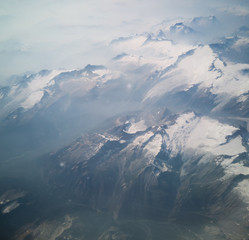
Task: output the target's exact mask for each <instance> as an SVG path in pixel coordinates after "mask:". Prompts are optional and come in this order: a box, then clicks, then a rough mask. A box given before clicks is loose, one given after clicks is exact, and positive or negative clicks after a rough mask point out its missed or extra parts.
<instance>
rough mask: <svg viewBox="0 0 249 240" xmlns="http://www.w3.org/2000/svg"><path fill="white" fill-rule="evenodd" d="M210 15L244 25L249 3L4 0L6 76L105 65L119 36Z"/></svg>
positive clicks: (0, 47) (0, 43)
mask: <svg viewBox="0 0 249 240" xmlns="http://www.w3.org/2000/svg"><path fill="white" fill-rule="evenodd" d="M209 15H216V16H217V15H219V16H222V15H223V16H224V15H231V16H233V17H235V16H236V18H237V19H238V21H239V24H240V21H241V25H243V22H246V19H247V20H248V17H249V1H248V0H238V1H236V0H219V1H217V0H209V1H206V0H205V1H203V0H182V1H180V0H174V1H172V0H155V1H151V0H84V1H83V0H8V1H7V0H5V1H4V0H3V1H0V63H1V64H0V77H1V79H2V81H3V80H4V79H5V78H6V77H7V76H10V75H12V74H20V73H23V72H26V71H39V70H41V69H44V68H47V69H54V68H66V69H70V68H80V67H84V65H86V64H88V63H91V64H101V63H103V64H104V63H105V61H106V59H108V58H109V57H111V56H109V55H108V51H107V50H105V48H103V46H106V45H108V43H109V42H110V41H111V40H112V39H114V38H117V37H120V36H127V35H130V34H131V33H135V32H137V33H140V32H143V31H146V30H147V31H149V30H150V28H151V27H152V26H153V25H155V24H158V23H160V22H162V21H163V20H165V19H171V18H176V17H193V16H209ZM228 25H229V23H228ZM0 82H1V80H0Z"/></svg>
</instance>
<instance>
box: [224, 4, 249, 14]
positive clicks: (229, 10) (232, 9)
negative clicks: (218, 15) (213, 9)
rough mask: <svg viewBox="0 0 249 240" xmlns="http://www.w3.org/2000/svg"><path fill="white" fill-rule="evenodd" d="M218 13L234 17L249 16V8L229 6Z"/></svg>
mask: <svg viewBox="0 0 249 240" xmlns="http://www.w3.org/2000/svg"><path fill="white" fill-rule="evenodd" d="M220 11H222V12H226V13H230V14H232V15H235V16H249V8H247V7H244V6H243V7H242V6H231V7H225V8H221V9H220Z"/></svg>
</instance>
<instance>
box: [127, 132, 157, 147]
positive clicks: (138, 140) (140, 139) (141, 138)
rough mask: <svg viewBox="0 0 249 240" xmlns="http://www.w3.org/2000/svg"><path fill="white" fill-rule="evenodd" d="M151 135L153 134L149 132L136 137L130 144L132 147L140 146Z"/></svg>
mask: <svg viewBox="0 0 249 240" xmlns="http://www.w3.org/2000/svg"><path fill="white" fill-rule="evenodd" d="M153 135H154V133H153V132H151V131H149V132H146V133H145V134H143V135H141V136H138V137H136V138H135V139H134V141H133V142H132V143H131V144H132V145H142V144H143V143H145V142H146V141H148V140H149V139H150V138H151V137H152V136H153Z"/></svg>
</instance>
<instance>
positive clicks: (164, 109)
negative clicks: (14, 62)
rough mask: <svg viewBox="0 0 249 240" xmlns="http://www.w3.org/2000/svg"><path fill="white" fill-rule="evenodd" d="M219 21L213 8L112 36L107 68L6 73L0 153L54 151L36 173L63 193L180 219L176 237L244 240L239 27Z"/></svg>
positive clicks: (246, 181) (111, 207)
mask: <svg viewBox="0 0 249 240" xmlns="http://www.w3.org/2000/svg"><path fill="white" fill-rule="evenodd" d="M221 28H222V26H221V24H220V23H219V20H218V19H217V18H216V17H214V16H211V17H198V18H193V19H191V20H189V19H187V20H185V19H181V21H177V22H170V23H169V22H163V23H162V24H160V25H158V26H156V27H155V28H154V29H153V31H152V32H147V33H142V34H135V35H131V36H129V37H121V38H118V39H115V40H113V41H112V42H111V43H110V45H109V46H108V47H109V48H110V51H112V52H113V55H114V57H113V59H111V60H110V62H109V63H108V66H102V65H101V66H99V65H87V66H86V67H84V68H82V69H77V70H43V71H41V72H39V73H34V74H28V75H24V76H20V77H16V80H15V82H14V84H13V85H11V86H4V87H1V88H0V135H1V136H0V142H1V143H2V147H1V151H2V152H3V154H2V158H4V160H5V161H7V160H8V159H11V158H13V157H16V156H18V155H20V153H22V154H25V152H27V151H31V149H32V150H33V151H34V152H37V155H40V154H42V153H44V152H45V151H44V148H45V149H47V150H48V151H52V150H53V153H50V154H48V155H45V156H43V157H42V158H41V159H40V160H39V161H40V162H39V164H40V165H39V166H40V167H41V169H42V179H43V181H45V182H46V183H49V186H50V187H51V188H52V189H53V191H56V192H57V193H58V192H59V193H60V194H62V195H63V196H64V197H65V198H68V196H70V197H71V198H73V199H77V200H73V202H74V201H75V202H80V203H82V204H85V205H87V206H88V207H91V208H92V209H95V210H96V211H100V212H102V211H104V212H105V211H107V212H110V213H111V214H112V216H113V218H114V219H115V220H117V219H120V218H122V217H130V216H132V217H143V218H147V219H153V221H154V220H155V221H159V222H163V221H169V222H180V223H181V224H182V225H183V226H184V227H185V228H186V229H187V231H189V232H191V234H192V235H191V236H189V237H188V238H186V239H243V238H244V239H245V238H246V237H247V236H248V235H247V234H248V227H249V225H248V221H249V218H248V216H249V214H248V211H249V190H248V189H249V188H248V186H249V167H248V166H249V165H248V161H249V158H248V149H249V145H248V141H249V134H248V124H249V55H248V54H247V53H248V46H249V29H248V28H247V27H241V28H240V29H239V30H238V31H237V32H235V33H233V34H231V35H229V36H222V37H220V38H217V34H216V32H218V31H219V30H220V29H221ZM212 32H213V34H212ZM204 39H205V41H204ZM90 130H91V131H90ZM75 137H78V138H76V140H73V141H72V139H73V138H75ZM22 139H24V140H22ZM31 142H32V144H30V143H31ZM70 142H71V143H70ZM65 143H67V144H66V147H64V148H61V147H62V145H64V146H65ZM11 144H13V148H12V149H10V150H8V149H7V148H6V146H10V145H11ZM58 147H59V148H60V149H59V150H58ZM38 149H39V151H38ZM41 160H42V161H41ZM4 196H5V195H4ZM22 197H23V195H22ZM14 200H15V201H16V202H15V203H16V204H19V203H18V200H17V199H14ZM7 202H8V201H7ZM7 202H6V199H4V200H3V201H2V202H1V203H0V204H1V205H4V209H9V208H8V206H6V203H7ZM10 204H13V202H12V203H10ZM19 205H20V204H19ZM19 205H18V206H17V205H15V206H16V207H15V208H13V211H16V210H15V209H17V208H18V207H19ZM11 211H12V210H11ZM188 219H189V220H188ZM188 221H189V222H191V223H193V224H195V226H197V225H198V224H196V222H198V221H200V223H199V225H198V227H197V229H196V228H195V227H192V226H191V227H190V226H189V225H188V223H187V222H188ZM70 227H71V226H70ZM70 227H69V228H68V229H70ZM198 228H199V229H198ZM32 229H33V230H32ZM34 229H35V230H34ZM37 229H39V228H37V226H35V227H34V226H33V227H31V228H30V230H29V231H30V234H31V235H30V236H31V239H33V238H32V231H33V234H34V232H35V234H37V231H38V233H39V230H37ZM65 234H66V233H65ZM175 234H177V233H175ZM40 236H42V231H41V232H40ZM101 236H102V237H103V238H101V237H100V238H99V239H109V238H104V236H106V235H105V233H103V234H102V235H101ZM175 236H177V235H175ZM152 237H153V236H152ZM178 237H179V236H178ZM23 239H25V238H23ZM122 239H130V238H122ZM131 239H134V238H131ZM150 239H162V238H160V237H158V238H156V237H155V238H150ZM175 239H177V238H175ZM179 239H183V238H179Z"/></svg>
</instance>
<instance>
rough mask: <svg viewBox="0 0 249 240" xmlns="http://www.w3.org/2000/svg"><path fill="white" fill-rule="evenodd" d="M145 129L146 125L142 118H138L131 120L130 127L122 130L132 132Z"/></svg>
mask: <svg viewBox="0 0 249 240" xmlns="http://www.w3.org/2000/svg"><path fill="white" fill-rule="evenodd" d="M146 129H147V126H146V125H145V122H144V120H140V121H139V122H131V125H130V127H129V128H128V129H127V130H126V131H124V132H126V133H129V134H133V133H136V132H139V131H145V130H146Z"/></svg>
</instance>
